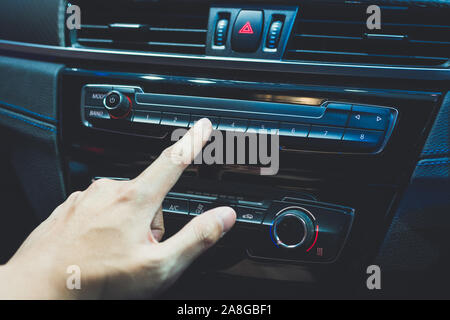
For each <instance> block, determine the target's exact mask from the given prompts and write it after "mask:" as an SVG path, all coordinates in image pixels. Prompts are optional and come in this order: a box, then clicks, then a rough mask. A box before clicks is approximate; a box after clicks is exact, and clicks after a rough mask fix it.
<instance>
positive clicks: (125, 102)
mask: <svg viewBox="0 0 450 320" xmlns="http://www.w3.org/2000/svg"><path fill="white" fill-rule="evenodd" d="M103 106H104V107H105V108H106V110H108V112H109V115H110V116H111V118H114V119H122V118H125V117H127V116H128V115H129V114H130V111H131V100H130V98H128V97H127V96H126V95H124V94H122V93H121V92H119V91H115V90H113V91H111V92H109V93H108V94H107V95H106V96H105V98H104V99H103Z"/></svg>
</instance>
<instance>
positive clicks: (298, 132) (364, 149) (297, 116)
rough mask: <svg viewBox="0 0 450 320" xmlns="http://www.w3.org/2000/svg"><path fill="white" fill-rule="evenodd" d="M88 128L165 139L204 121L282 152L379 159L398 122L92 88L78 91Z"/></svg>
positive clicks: (388, 111) (341, 111)
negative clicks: (260, 138) (259, 138)
mask: <svg viewBox="0 0 450 320" xmlns="http://www.w3.org/2000/svg"><path fill="white" fill-rule="evenodd" d="M81 101H82V102H81V119H82V122H83V124H84V125H85V126H86V127H91V128H95V129H101V130H108V131H114V132H120V133H125V134H132V135H141V136H149V137H154V138H165V137H166V136H167V135H168V134H169V132H170V131H171V128H172V129H173V127H182V128H188V127H191V126H193V124H194V123H195V122H196V121H197V120H199V119H200V118H202V117H207V118H209V119H210V120H211V122H212V124H213V128H214V129H217V130H223V131H233V132H240V133H257V134H276V135H279V137H280V147H281V149H282V150H295V151H319V152H344V153H365V154H367V153H369V154H372V153H379V152H381V151H382V150H383V149H384V147H385V146H386V144H387V142H388V140H389V137H390V136H391V134H392V132H393V129H394V127H395V123H396V120H397V116H398V111H397V110H396V109H395V108H393V107H382V106H369V105H361V104H353V103H349V102H339V101H325V102H323V103H322V104H321V105H320V106H310V105H300V104H288V103H276V102H266V101H253V100H238V99H223V98H212V97H200V96H179V95H172V94H156V93H145V92H144V91H143V90H142V89H141V88H140V87H133V86H117V85H104V84H92V85H91V84H90V85H85V86H84V87H83V88H82V100H81Z"/></svg>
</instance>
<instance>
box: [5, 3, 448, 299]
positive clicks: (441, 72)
mask: <svg viewBox="0 0 450 320" xmlns="http://www.w3.org/2000/svg"><path fill="white" fill-rule="evenodd" d="M17 2H22V1H17V0H16V1H8V0H7V1H3V2H2V4H0V8H8V9H10V10H11V11H13V12H14V13H17V14H9V17H7V16H6V14H1V13H0V14H1V15H2V18H4V19H1V20H2V22H0V70H1V72H0V77H1V78H2V83H4V84H2V87H1V88H0V126H1V128H2V130H4V132H5V134H7V135H8V137H9V138H8V139H5V141H2V144H3V145H4V150H6V152H5V154H4V158H5V159H6V162H7V163H8V167H10V168H11V172H12V173H13V175H14V177H15V179H16V180H17V181H18V184H19V187H20V189H21V190H22V192H23V197H24V199H26V202H27V203H28V204H29V206H30V210H31V211H32V212H33V219H34V220H33V221H36V222H38V221H43V220H44V219H45V218H46V217H48V215H49V214H50V213H51V212H52V211H53V209H54V208H55V207H56V206H57V205H59V204H60V203H61V202H62V201H64V199H66V197H67V196H68V195H69V194H71V193H72V192H74V191H78V190H84V189H86V188H87V187H88V186H89V185H90V184H91V183H92V182H93V181H95V180H97V179H101V178H108V179H115V180H129V179H133V178H135V177H136V176H137V175H139V173H140V172H142V170H144V169H145V168H146V167H147V166H149V165H150V164H151V163H152V162H153V161H154V160H155V159H156V157H157V156H158V155H159V154H160V153H161V152H162V151H163V150H164V149H165V148H167V147H168V146H170V145H171V144H172V143H173V141H174V139H173V133H174V132H175V131H176V130H178V129H183V130H187V129H188V128H190V127H192V126H193V124H194V123H195V122H196V121H198V120H199V119H201V118H203V117H207V118H209V119H210V120H211V122H212V125H213V129H214V130H215V132H216V134H217V136H220V137H224V141H223V145H226V144H227V143H228V142H233V141H235V139H237V140H238V141H240V142H241V143H242V145H241V147H242V148H243V150H244V155H245V156H243V157H240V155H239V153H238V154H235V152H234V147H232V148H231V149H230V148H228V147H227V148H225V147H223V148H220V150H219V149H217V150H216V154H214V159H215V161H214V162H212V163H209V164H205V163H203V164H201V163H200V164H194V165H192V166H190V167H189V168H188V169H187V170H186V171H185V173H184V174H183V175H182V177H181V178H180V180H179V182H178V183H177V184H176V186H175V187H174V188H173V190H171V192H170V193H169V194H168V195H167V197H166V199H165V201H164V203H163V212H164V219H165V225H166V234H165V237H170V236H171V235H173V234H175V233H176V232H177V231H178V230H180V228H182V227H183V226H184V225H185V224H186V223H187V222H189V221H190V220H191V219H192V218H193V217H195V216H197V215H199V214H201V213H203V212H204V211H206V210H208V209H210V208H213V207H216V206H221V205H226V206H231V207H232V208H233V209H235V211H236V214H237V222H236V225H235V227H234V228H233V230H232V231H231V232H230V233H229V234H227V235H226V236H225V237H223V238H222V239H221V240H220V241H219V243H218V244H217V245H216V246H214V247H213V248H212V249H211V250H210V251H208V252H207V253H206V254H205V255H204V256H202V258H201V259H200V260H199V261H197V262H196V263H195V264H194V265H193V266H192V267H191V268H190V269H189V270H188V272H187V273H186V274H185V275H184V276H183V277H182V278H181V279H180V281H179V282H178V283H177V284H176V285H175V286H174V287H173V288H172V289H171V290H169V291H168V292H167V293H165V294H164V296H163V297H165V298H186V297H188V298H196V297H198V298H217V299H221V298H233V299H235V298H253V299H259V298H289V299H298V298H336V297H338V298H342V297H358V298H361V297H363V298H371V297H376V298H385V297H409V296H412V297H416V296H419V297H421V296H426V297H430V296H437V297H445V296H448V293H447V291H446V289H445V288H446V286H445V284H446V281H445V279H446V277H448V276H445V271H444V270H445V268H446V266H448V264H449V260H448V249H449V245H448V239H446V237H447V235H448V231H449V229H450V227H449V226H450V224H448V223H447V222H449V221H448V210H449V207H450V200H449V194H450V192H449V191H450V190H449V148H448V145H449V139H448V137H449V135H448V128H449V127H448V119H449V117H448V112H449V111H448V110H449V105H450V95H449V94H448V89H449V83H450V82H449V80H450V69H449V57H450V42H449V41H450V25H449V20H448V16H449V12H450V3H449V2H445V1H417V2H416V1H408V2H405V1H373V3H372V2H371V3H370V4H369V3H366V2H365V1H356V2H348V1H300V0H297V1H294V0H293V1H237V2H236V1H235V2H233V1H217V2H214V3H212V2H209V1H190V3H189V4H186V2H183V1H175V0H174V1H131V0H130V1H128V0H126V1H125V0H124V1H117V4H116V3H114V5H113V4H111V3H109V4H108V2H106V1H97V0H96V1H93V0H90V1H83V0H77V1H75V0H74V1H71V3H70V4H69V3H67V2H66V1H63V0H55V1H50V0H49V1H43V2H42V7H39V8H38V9H37V8H36V7H35V4H32V3H29V4H26V5H24V6H25V9H26V10H23V9H24V8H22V10H19V9H18V8H17V6H16V3H17ZM74 5H75V6H78V8H79V9H80V12H81V25H80V26H79V27H80V28H76V27H74V28H72V29H70V28H68V25H69V22H70V21H71V20H70V17H71V14H73V13H74V12H76V11H70V9H71V8H72V9H73V6H74ZM369 5H376V6H377V7H378V8H379V9H380V10H381V17H382V20H381V29H378V28H375V29H370V28H369V27H370V26H369V22H367V23H366V20H367V19H368V17H369V16H370V15H371V13H370V12H368V11H367V8H368V6H369ZM27 10H28V11H27ZM0 11H2V12H5V11H6V10H0ZM11 11H10V12H11ZM19 11H20V12H19ZM31 11H34V12H35V16H34V18H33V19H29V18H28V16H30V12H31ZM11 16H14V17H15V19H12V18H11ZM20 17H23V19H19V18H20ZM66 19H68V20H67V25H66ZM15 20H17V21H15ZM22 22H23V24H24V25H23V26H22V27H21V28H16V27H15V26H16V25H18V24H19V23H22ZM274 136H276V141H275V140H272V141H270V138H271V137H272V138H273V137H274ZM239 137H243V138H242V139H241V140H239V139H240V138H239ZM217 139H219V138H217ZM217 139H216V140H215V141H217ZM252 139H255V140H254V141H253V140H252ZM238 143H239V142H238ZM252 143H254V144H255V145H258V147H255V149H253V146H252ZM267 145H268V147H267ZM266 147H267V148H268V149H269V150H270V152H268V153H267V154H266V158H267V157H269V158H270V160H271V162H270V163H268V161H264V159H262V157H261V152H260V153H259V155H260V157H257V159H252V158H251V152H252V151H255V150H261V149H267V148H266ZM207 148H208V147H207ZM237 148H239V145H238V147H237ZM222 149H223V150H222ZM225 149H226V150H225ZM238 151H239V150H238ZM217 153H218V154H217ZM269 154H270V156H269ZM253 160H254V161H253ZM266 160H267V159H266ZM5 167H6V166H5ZM274 168H275V169H274ZM5 201H6V200H5ZM4 219H6V220H7V219H8V217H7V215H6V213H5V216H4ZM10 232H12V231H10ZM373 265H376V266H379V267H380V269H381V271H382V275H383V278H382V279H383V290H370V289H369V288H368V287H367V285H366V279H367V277H368V276H369V275H368V267H369V266H373ZM411 277H414V279H416V280H415V282H414V285H412V284H411V283H410V279H411ZM437 279H439V280H437ZM199 280H200V281H199ZM194 283H195V285H194ZM218 283H219V284H220V288H221V290H216V289H215V288H217V284H218Z"/></svg>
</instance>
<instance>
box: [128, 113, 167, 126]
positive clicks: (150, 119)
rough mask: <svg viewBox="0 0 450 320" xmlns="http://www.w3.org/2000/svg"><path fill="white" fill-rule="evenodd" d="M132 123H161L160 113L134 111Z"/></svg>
mask: <svg viewBox="0 0 450 320" xmlns="http://www.w3.org/2000/svg"><path fill="white" fill-rule="evenodd" d="M133 122H134V123H142V124H159V123H160V122H161V112H157V111H139V110H136V111H135V112H134V117H133Z"/></svg>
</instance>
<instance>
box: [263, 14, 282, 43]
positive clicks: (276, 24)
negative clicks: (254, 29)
mask: <svg viewBox="0 0 450 320" xmlns="http://www.w3.org/2000/svg"><path fill="white" fill-rule="evenodd" d="M282 29H283V21H280V20H278V21H273V22H272V24H271V25H270V28H269V31H268V34H267V40H266V48H268V49H276V48H277V47H278V43H279V42H280V35H281V30H282Z"/></svg>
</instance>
